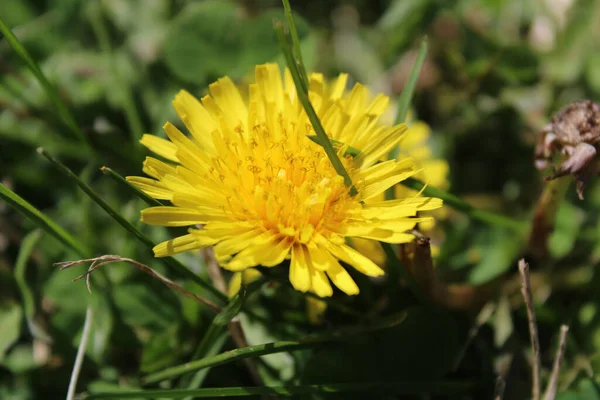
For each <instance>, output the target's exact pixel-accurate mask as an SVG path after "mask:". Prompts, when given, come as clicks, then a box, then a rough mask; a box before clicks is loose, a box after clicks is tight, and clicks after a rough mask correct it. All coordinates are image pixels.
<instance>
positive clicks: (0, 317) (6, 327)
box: [0, 303, 23, 363]
mask: <svg viewBox="0 0 600 400" xmlns="http://www.w3.org/2000/svg"><path fill="white" fill-rule="evenodd" d="M22 322H23V310H22V309H21V306H20V305H19V304H17V303H4V304H0V332H2V334H0V363H2V362H3V361H4V357H5V356H6V351H7V350H8V349H9V348H10V347H11V346H12V345H13V344H14V343H15V342H16V341H17V339H18V338H19V335H20V334H21V325H22Z"/></svg>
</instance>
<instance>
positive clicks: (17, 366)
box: [2, 344, 40, 374]
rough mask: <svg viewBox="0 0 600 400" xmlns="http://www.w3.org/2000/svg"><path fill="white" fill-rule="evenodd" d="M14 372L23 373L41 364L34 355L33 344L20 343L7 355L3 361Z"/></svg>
mask: <svg viewBox="0 0 600 400" xmlns="http://www.w3.org/2000/svg"><path fill="white" fill-rule="evenodd" d="M2 364H3V365H4V366H5V367H6V368H8V369H9V370H10V371H11V372H12V373H13V374H23V373H25V372H27V371H29V370H32V369H34V368H37V367H39V366H40V362H39V361H37V360H36V359H35V357H34V355H33V346H32V345H31V344H18V345H16V346H15V348H14V349H12V350H11V351H10V352H9V353H8V354H7V355H6V357H5V359H4V362H3V363H2Z"/></svg>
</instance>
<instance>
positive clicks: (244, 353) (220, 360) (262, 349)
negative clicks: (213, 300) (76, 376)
mask: <svg viewBox="0 0 600 400" xmlns="http://www.w3.org/2000/svg"><path fill="white" fill-rule="evenodd" d="M324 343H325V341H322V342H319V341H311V342H300V341H280V342H273V343H265V344H259V345H254V346H248V347H243V348H239V349H235V350H229V351H226V352H224V353H221V354H218V355H216V356H213V357H205V358H202V359H200V360H197V361H192V362H188V363H185V364H182V365H179V366H176V367H171V368H167V369H165V370H164V371H160V372H157V373H154V374H151V375H148V376H147V377H145V378H144V380H143V383H144V384H150V383H155V382H160V381H163V380H165V379H170V378H174V377H177V376H180V375H184V374H187V373H189V372H193V371H198V370H202V369H204V368H211V367H216V366H218V365H222V364H227V363H230V362H234V361H237V360H242V359H244V358H251V357H259V356H264V355H266V354H274V353H283V352H288V351H296V350H302V349H310V348H315V347H320V346H322V345H323V344H324Z"/></svg>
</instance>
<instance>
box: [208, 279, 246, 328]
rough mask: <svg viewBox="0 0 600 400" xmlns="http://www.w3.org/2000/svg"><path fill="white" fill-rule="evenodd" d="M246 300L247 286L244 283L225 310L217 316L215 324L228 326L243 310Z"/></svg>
mask: <svg viewBox="0 0 600 400" xmlns="http://www.w3.org/2000/svg"><path fill="white" fill-rule="evenodd" d="M245 301H246V288H245V287H244V286H243V285H242V286H241V287H240V290H239V291H238V292H237V294H236V295H235V296H234V297H233V299H231V301H230V302H229V303H227V305H226V306H225V307H223V310H222V311H221V312H220V313H218V314H217V315H216V316H215V319H214V320H213V324H215V325H218V326H226V325H227V324H228V323H229V322H230V321H231V320H232V319H233V318H234V317H235V316H236V315H238V314H239V313H240V311H241V310H242V306H243V305H244V302H245Z"/></svg>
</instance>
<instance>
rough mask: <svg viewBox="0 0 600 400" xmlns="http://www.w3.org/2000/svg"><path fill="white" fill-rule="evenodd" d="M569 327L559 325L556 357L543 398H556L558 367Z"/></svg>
mask: <svg viewBox="0 0 600 400" xmlns="http://www.w3.org/2000/svg"><path fill="white" fill-rule="evenodd" d="M568 332H569V327H568V326H566V325H562V326H561V327H560V339H559V341H558V349H557V350H556V357H555V358H554V366H553V367H552V374H551V375H550V380H549V381H548V387H547V388H546V394H545V395H544V400H554V399H555V398H556V388H557V387H558V375H559V373H560V367H561V366H562V362H563V359H564V356H565V347H566V345H567V333H568Z"/></svg>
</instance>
